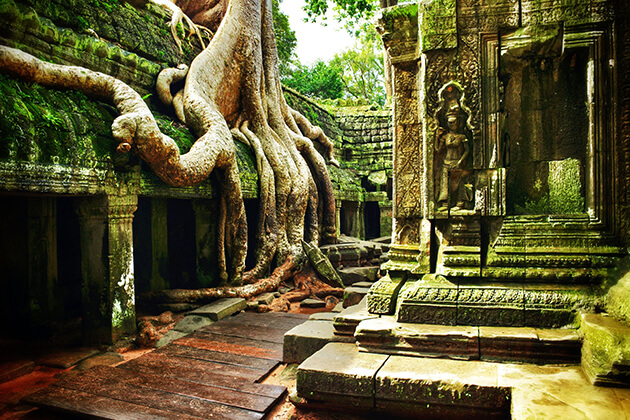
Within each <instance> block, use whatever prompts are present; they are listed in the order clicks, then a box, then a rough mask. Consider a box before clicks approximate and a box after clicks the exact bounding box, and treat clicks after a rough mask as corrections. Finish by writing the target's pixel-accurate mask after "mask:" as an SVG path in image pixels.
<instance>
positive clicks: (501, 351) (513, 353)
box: [479, 327, 538, 361]
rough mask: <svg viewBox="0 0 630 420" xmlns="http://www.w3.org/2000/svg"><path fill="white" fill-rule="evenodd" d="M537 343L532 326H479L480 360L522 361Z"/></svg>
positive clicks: (536, 336)
mask: <svg viewBox="0 0 630 420" xmlns="http://www.w3.org/2000/svg"><path fill="white" fill-rule="evenodd" d="M537 345H538V335H537V334H536V331H535V330H534V329H533V328H510V327H479V352H480V355H481V360H490V361H523V360H526V359H527V355H529V354H532V353H534V350H535V348H536V346H537Z"/></svg>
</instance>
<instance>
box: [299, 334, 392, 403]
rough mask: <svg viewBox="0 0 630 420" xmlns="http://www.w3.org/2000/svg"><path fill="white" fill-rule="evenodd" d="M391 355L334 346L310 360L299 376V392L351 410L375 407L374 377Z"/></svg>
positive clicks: (314, 399)
mask: <svg viewBox="0 0 630 420" xmlns="http://www.w3.org/2000/svg"><path fill="white" fill-rule="evenodd" d="M387 358H388V356H386V355H382V354H371V353H359V351H358V349H357V347H356V346H355V345H353V344H343V343H330V344H328V345H326V346H325V347H324V348H323V349H321V350H320V351H318V352H317V353H315V354H313V355H312V356H311V357H309V358H308V359H306V360H305V361H304V362H303V363H302V364H301V365H300V366H299V367H298V373H297V384H296V387H297V393H298V395H299V396H300V397H303V398H306V399H307V400H308V401H309V402H311V401H319V402H325V403H328V404H331V405H338V406H340V407H342V408H345V409H346V410H347V409H357V408H358V409H367V410H369V409H372V408H373V407H374V377H375V375H376V373H377V372H378V371H379V369H380V368H381V366H383V363H385V361H386V360H387Z"/></svg>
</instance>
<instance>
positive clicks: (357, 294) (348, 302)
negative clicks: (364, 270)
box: [343, 287, 370, 308]
mask: <svg viewBox="0 0 630 420" xmlns="http://www.w3.org/2000/svg"><path fill="white" fill-rule="evenodd" d="M369 291H370V289H368V288H367V287H346V288H345V289H344V291H343V307H344V308H347V307H349V306H354V305H356V304H358V303H359V302H361V299H363V298H364V297H365V295H367V294H368V292H369Z"/></svg>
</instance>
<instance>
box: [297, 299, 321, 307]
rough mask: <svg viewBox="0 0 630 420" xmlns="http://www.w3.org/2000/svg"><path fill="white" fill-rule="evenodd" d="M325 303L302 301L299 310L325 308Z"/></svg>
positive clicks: (317, 300)
mask: <svg viewBox="0 0 630 420" xmlns="http://www.w3.org/2000/svg"><path fill="white" fill-rule="evenodd" d="M325 307H326V302H324V301H323V300H319V299H304V300H303V301H302V302H300V308H325Z"/></svg>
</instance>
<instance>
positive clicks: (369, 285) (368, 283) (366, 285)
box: [352, 281, 374, 289]
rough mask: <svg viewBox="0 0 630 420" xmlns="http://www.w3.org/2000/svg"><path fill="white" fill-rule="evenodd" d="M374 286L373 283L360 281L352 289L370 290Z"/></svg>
mask: <svg viewBox="0 0 630 420" xmlns="http://www.w3.org/2000/svg"><path fill="white" fill-rule="evenodd" d="M373 284H374V282H373V281H360V282H358V283H354V284H353V285H352V287H365V288H366V289H369V288H370V287H372V285H373Z"/></svg>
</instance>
